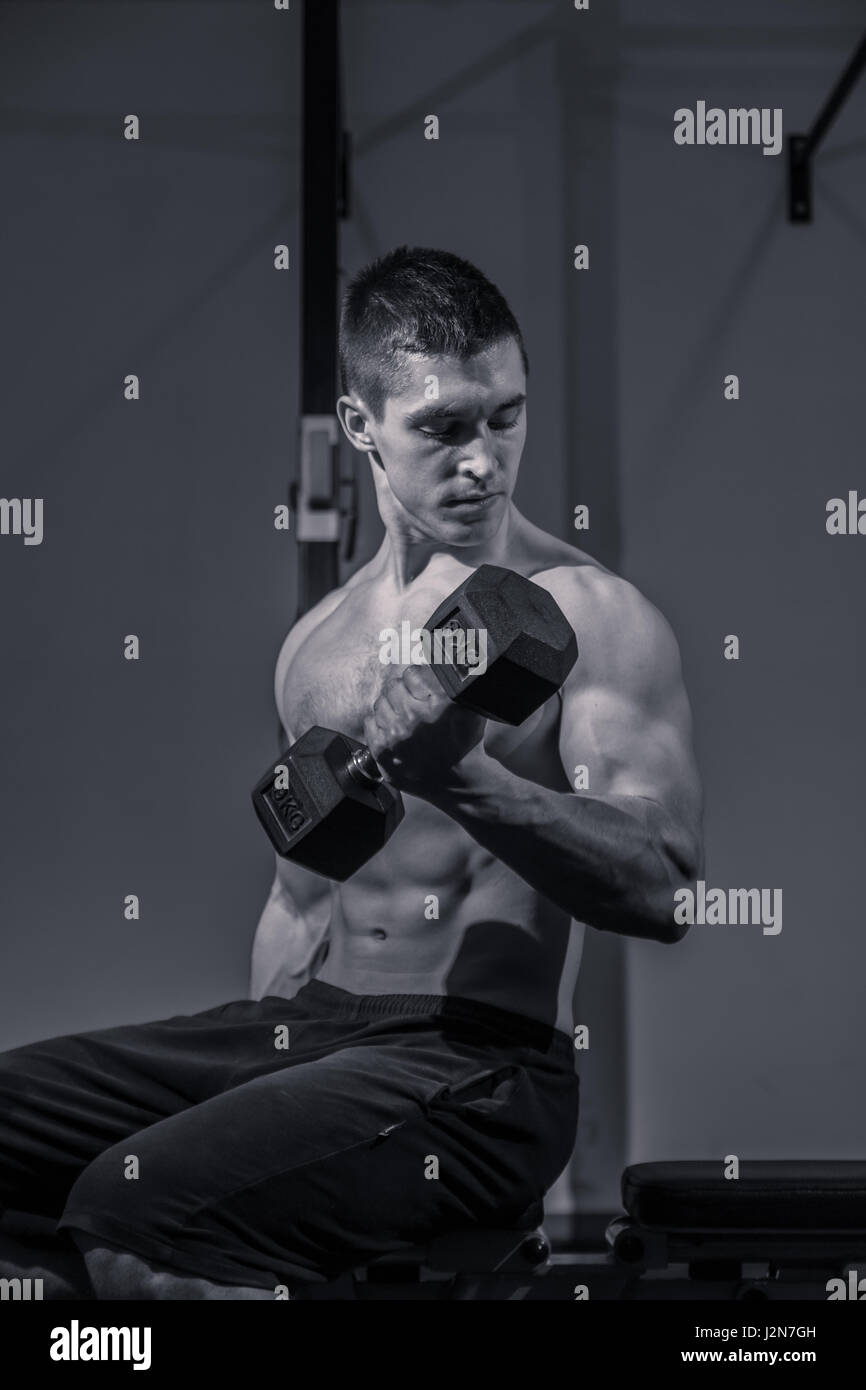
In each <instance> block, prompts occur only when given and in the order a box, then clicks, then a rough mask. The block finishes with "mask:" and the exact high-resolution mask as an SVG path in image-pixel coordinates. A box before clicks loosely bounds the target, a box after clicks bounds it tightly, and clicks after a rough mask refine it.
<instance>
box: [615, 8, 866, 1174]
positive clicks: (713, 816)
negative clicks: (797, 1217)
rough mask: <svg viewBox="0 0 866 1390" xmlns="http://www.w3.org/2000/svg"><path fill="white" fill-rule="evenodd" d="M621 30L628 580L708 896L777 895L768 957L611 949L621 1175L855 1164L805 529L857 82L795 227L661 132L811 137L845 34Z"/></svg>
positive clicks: (856, 842) (863, 1137)
mask: <svg viewBox="0 0 866 1390" xmlns="http://www.w3.org/2000/svg"><path fill="white" fill-rule="evenodd" d="M623 15H624V18H625V19H627V20H628V24H627V25H626V26H625V27H624V29H623V32H622V48H621V57H622V62H623V77H622V81H621V84H620V89H619V97H618V113H619V114H618V160H617V169H618V178H617V190H618V204H619V217H618V229H617V242H616V256H617V265H618V275H619V286H620V294H619V313H618V318H617V330H618V337H619V343H620V351H619V358H618V361H619V382H620V398H621V402H622V416H621V447H620V450H619V455H618V465H617V466H618V471H619V476H620V496H621V506H622V535H623V545H624V548H623V567H624V570H625V572H626V573H627V574H628V576H629V578H631V579H633V580H635V582H636V583H638V585H640V586H642V587H643V588H644V589H645V590H646V592H647V593H648V594H649V595H650V596H651V597H652V598H653V599H654V600H655V601H656V602H657V603H658V604H659V605H660V606H661V607H662V609H663V610H664V611H665V612H666V613H667V614H668V616H669V617H670V619H671V621H672V623H673V625H674V627H675V629H676V631H677V633H678V635H679V638H680V641H681V644H682V647H683V652H684V658H685V665H686V673H687V678H688V683H689V688H690V691H691V695H692V699H693V703H694V707H695V715H696V729H697V746H698V753H699V758H700V762H701V766H702V769H703V772H704V776H705V780H706V790H707V815H706V832H707V851H708V853H707V871H706V881H707V883H708V884H710V885H712V886H719V887H725V888H727V887H738V886H741V887H753V886H761V887H767V888H774V887H780V888H782V890H783V895H784V896H783V907H784V916H783V927H782V931H781V933H780V934H779V935H778V936H765V935H763V934H762V932H761V930H760V928H759V927H750V926H740V927H736V926H729V927H721V926H718V927H711V926H705V927H698V926H696V927H695V928H694V929H693V930H692V932H691V933H690V935H689V936H688V937H687V938H686V940H685V941H684V942H683V943H682V945H681V946H679V947H678V948H677V949H675V950H672V951H669V952H668V951H661V950H654V949H653V948H652V947H649V946H644V945H642V944H639V943H631V944H630V946H629V953H628V955H629V962H628V963H629V988H628V1007H627V1013H628V1020H629V1031H628V1037H629V1096H630V1106H629V1121H630V1124H629V1139H630V1142H629V1157H630V1158H632V1159H635V1160H640V1159H652V1158H663V1157H667V1156H682V1157H688V1156H692V1157H707V1158H709V1157H714V1158H718V1157H719V1156H721V1155H724V1154H727V1153H736V1154H739V1155H740V1156H741V1157H743V1156H751V1157H760V1156H766V1157H786V1156H791V1157H821V1156H838V1157H860V1158H862V1157H863V1155H864V1152H866V1122H864V1113H863V1106H862V1096H863V1094H864V1091H866V1050H864V1045H863V1040H864V1028H863V1001H864V986H863V980H864V975H866V938H864V934H863V925H862V923H863V911H862V899H863V884H862V872H861V870H862V848H861V847H862V840H863V814H862V804H861V803H862V793H861V789H862V787H863V785H864V778H866V759H864V738H863V723H862V720H863V713H862V692H863V688H864V671H863V640H862V632H863V620H864V601H866V592H864V583H863V573H864V555H866V552H864V548H863V547H864V546H866V539H864V538H863V537H852V536H842V537H830V536H828V535H827V534H826V531H825V505H826V502H827V500H828V499H829V498H831V497H834V496H839V495H842V496H847V492H848V489H849V488H857V487H859V488H860V490H861V493H862V492H863V483H864V473H863V409H862V400H863V382H864V380H866V347H864V341H866V272H864V263H866V261H864V255H866V81H863V80H862V79H861V82H860V85H859V87H858V88H857V90H856V91H855V93H854V94H853V95H852V97H851V98H850V100H849V102H848V104H847V106H846V107H845V109H844V111H843V112H842V114H841V115H840V117H839V119H838V123H837V125H836V126H835V127H834V128H833V130H832V131H831V133H830V135H829V136H828V138H827V142H826V147H825V148H824V149H823V150H822V151H821V152H820V153H819V155H818V158H817V164H816V168H815V221H814V223H813V224H812V225H811V226H808V227H803V226H792V225H790V224H789V223H788V222H787V220H786V214H785V209H784V206H783V204H784V190H785V166H784V155H781V156H779V157H778V158H773V157H765V156H763V155H762V154H761V153H760V151H759V150H756V149H745V148H729V149H725V148H718V149H709V148H705V149H703V150H700V149H697V148H693V149H689V148H680V147H677V146H675V145H674V143H673V140H672V138H671V129H672V113H673V111H674V109H675V108H677V107H679V106H692V107H693V106H694V104H695V101H696V100H697V99H699V98H701V97H703V98H705V99H706V100H707V101H708V102H709V103H714V104H717V105H719V106H722V107H728V106H739V105H757V106H759V107H763V106H767V107H777V106H778V107H782V108H783V111H784V121H785V127H786V129H787V130H788V131H789V132H796V131H800V130H802V129H804V128H808V126H809V124H810V122H811V120H812V119H813V117H814V116H815V115H816V114H817V112H818V110H819V109H820V107H821V105H822V103H823V101H824V99H825V97H826V96H827V94H828V93H829V90H830V88H831V86H832V84H833V82H834V81H835V79H836V77H837V76H838V74H839V72H840V71H841V69H842V67H843V66H844V64H845V62H846V61H847V58H848V56H849V55H850V53H851V52H852V51H853V49H854V47H855V44H856V42H857V39H858V37H859V35H860V33H861V32H862V30H863V28H864V25H866V12H864V10H863V6H862V5H861V4H859V3H847V0H845V2H844V3H843V0H831V2H830V3H821V4H818V3H814V2H813V0H808V2H807V0H795V2H794V3H790V2H789V0H786V3H784V4H778V3H769V0H761V3H756V0H741V3H736V4H727V5H725V6H717V5H709V4H701V5H695V4H694V3H691V4H678V5H675V4H671V3H665V4H661V3H657V2H655V0H654V3H653V4H652V5H646V4H644V3H640V2H639V0H630V3H629V4H628V5H626V6H623ZM729 372H736V373H738V374H739V376H740V381H741V399H740V400H739V401H738V402H728V401H725V400H724V399H723V396H722V379H723V377H724V376H725V375H726V374H727V373H729ZM727 633H736V634H738V635H739V637H740V641H741V657H740V660H739V661H738V662H729V661H724V660H723V659H722V639H723V637H724V636H725V634H727Z"/></svg>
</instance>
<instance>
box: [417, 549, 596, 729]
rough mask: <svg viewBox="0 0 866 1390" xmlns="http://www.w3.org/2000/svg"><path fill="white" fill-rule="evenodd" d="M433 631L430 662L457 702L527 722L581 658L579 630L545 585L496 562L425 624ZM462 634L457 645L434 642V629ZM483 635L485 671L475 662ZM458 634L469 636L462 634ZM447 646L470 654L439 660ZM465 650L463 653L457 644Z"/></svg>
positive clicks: (472, 578) (496, 716) (493, 715)
mask: <svg viewBox="0 0 866 1390" xmlns="http://www.w3.org/2000/svg"><path fill="white" fill-rule="evenodd" d="M425 627H426V629H427V631H428V632H429V633H431V634H432V635H433V639H434V640H433V641H431V643H430V647H431V663H432V666H433V670H434V671H435V672H436V676H437V678H438V680H439V683H440V685H441V686H442V688H443V690H445V692H446V694H448V695H450V696H451V698H452V700H454V701H456V703H457V704H459V705H464V706H465V707H466V709H470V710H473V711H474V712H475V713H476V714H483V715H484V717H485V718H486V719H497V720H499V721H500V723H503V724H522V723H523V721H524V719H528V718H529V716H530V714H533V713H534V711H535V710H537V709H538V708H539V706H540V705H543V704H544V702H545V700H548V699H550V697H551V695H554V694H555V693H556V691H557V690H558V689H559V688H560V686H561V685H562V683H563V682H564V680H565V678H566V676H567V675H568V673H569V671H570V670H571V668H572V666H573V665H574V663H575V662H576V660H577V638H576V637H575V634H574V629H573V628H572V626H571V624H570V623H569V622H568V620H567V619H566V617H565V614H564V613H563V612H562V609H561V608H560V607H559V604H558V603H557V602H556V600H555V599H554V598H553V597H552V595H550V594H549V593H548V592H547V590H546V589H542V587H541V585H540V584H534V583H533V582H532V580H531V579H526V578H525V576H524V575H522V574H515V573H514V571H513V570H508V569H503V568H501V566H499V565H480V566H479V567H478V569H477V570H475V571H474V573H473V574H471V575H470V576H469V578H468V579H466V580H464V581H463V583H462V584H461V585H460V587H459V588H458V589H455V590H454V593H453V594H451V595H449V597H448V598H447V599H445V601H444V603H441V604H440V605H439V607H438V608H437V609H436V612H435V613H434V614H433V615H432V617H431V618H430V619H429V620H428V621H427V623H426V624H425ZM437 630H438V631H440V632H443V631H448V630H450V631H451V632H452V633H456V634H458V637H457V645H456V646H455V645H454V643H453V639H452V643H451V644H449V642H448V641H446V640H444V639H443V640H440V642H439V643H438V644H437V643H436V641H435V633H436V631H437ZM482 631H483V632H485V633H486V644H487V660H486V669H485V670H484V671H483V672H481V673H479V674H476V673H475V668H474V667H473V665H472V664H470V662H471V661H472V659H473V658H475V660H476V662H477V659H478V656H479V655H481V654H482V652H483V648H482V647H481V645H480V642H479V638H478V636H477V634H480V633H481V632H482ZM461 633H469V634H470V635H469V636H467V637H461V636H460V634H461ZM449 645H451V646H452V650H455V651H456V652H457V654H458V657H459V655H461V654H462V655H463V656H464V657H465V658H466V659H465V660H464V661H463V662H462V663H461V661H460V660H459V659H458V660H453V661H449V660H448V659H447V657H446V658H445V659H439V660H437V653H438V655H439V656H440V657H442V656H444V655H445V653H446V652H447V650H448V647H449ZM461 647H462V653H461V652H460V648H461Z"/></svg>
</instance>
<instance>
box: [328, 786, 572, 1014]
mask: <svg viewBox="0 0 866 1390" xmlns="http://www.w3.org/2000/svg"><path fill="white" fill-rule="evenodd" d="M406 803H407V804H406V816H405V819H404V821H403V824H402V825H401V826H400V828H399V829H398V831H397V833H396V834H395V835H394V837H393V839H392V840H391V841H390V843H389V844H388V845H387V846H386V847H385V849H384V850H383V851H382V852H381V853H380V854H379V855H377V856H376V858H375V859H374V860H371V861H370V863H369V864H368V865H366V866H365V868H364V869H363V870H362V871H361V872H360V873H358V874H356V875H355V876H354V877H353V878H352V879H350V880H349V881H348V882H347V883H345V884H343V885H341V887H340V888H339V890H338V892H337V895H336V899H337V901H336V908H335V912H334V916H333V918H332V921H331V931H330V947H329V951H328V957H327V960H326V961H325V963H324V965H323V966H322V968H321V969H320V970H319V971H318V978H319V979H321V980H323V981H325V982H327V983H329V984H333V985H336V986H338V987H339V988H342V989H346V990H350V991H351V992H352V993H355V994H379V993H383V994H384V993H387V994H435V995H443V994H447V995H458V996H461V997H463V998H468V999H477V1000H480V1001H483V1002H485V1003H488V1004H493V1005H497V1006H498V1007H500V1008H503V1009H509V1010H511V1011H512V1012H515V1013H521V1014H524V1015H527V1016H528V1017H531V1018H535V1019H538V1020H540V1021H541V1022H544V1023H547V1024H550V1025H553V1026H555V1027H557V1028H560V1029H561V1030H563V1031H565V1032H569V1033H570V1032H571V1031H572V1021H571V1000H572V995H573V993H574V986H575V983H576V979H577V971H578V968H579V964H580V950H581V945H582V940H583V928H582V927H581V926H580V925H579V924H577V923H572V922H571V921H570V920H569V918H568V917H567V916H566V914H565V913H563V912H562V911H561V910H560V909H558V908H555V907H554V906H553V904H551V903H549V902H548V901H547V900H546V899H544V898H543V897H541V896H540V895H539V894H538V893H536V892H535V891H534V890H533V889H532V888H530V886H529V885H528V884H527V883H525V882H524V881H523V880H522V879H521V878H519V877H518V876H517V875H516V874H514V873H513V872H512V871H511V870H510V869H508V868H506V866H505V865H504V864H502V863H500V862H499V861H498V860H496V859H494V858H493V857H492V856H491V855H490V854H488V853H487V851H485V850H483V849H481V847H480V846H479V845H477V844H476V842H475V841H474V840H473V839H472V838H471V836H469V835H468V834H467V833H466V832H465V831H464V830H462V829H461V828H460V827H459V826H457V825H455V823H454V822H453V821H452V820H451V819H450V818H449V817H447V816H445V815H443V814H442V813H441V812H439V811H437V810H436V809H435V808H433V807H430V806H428V805H426V804H425V803H422V802H419V801H417V800H414V801H413V800H412V799H411V798H409V797H407V798H406Z"/></svg>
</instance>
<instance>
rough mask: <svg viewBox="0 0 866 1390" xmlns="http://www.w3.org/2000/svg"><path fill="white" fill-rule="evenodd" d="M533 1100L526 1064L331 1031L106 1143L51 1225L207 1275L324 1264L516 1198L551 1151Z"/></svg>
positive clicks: (512, 1203) (526, 1201) (284, 1272)
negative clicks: (323, 1050) (325, 1047)
mask: <svg viewBox="0 0 866 1390" xmlns="http://www.w3.org/2000/svg"><path fill="white" fill-rule="evenodd" d="M416 1060H417V1064H416ZM543 1110H544V1107H543V1105H542V1104H541V1102H540V1101H539V1097H538V1096H537V1095H536V1092H535V1088H534V1085H533V1080H532V1076H531V1074H530V1072H529V1070H528V1069H526V1068H525V1067H523V1066H521V1065H519V1064H514V1063H511V1062H503V1059H502V1058H501V1057H499V1058H498V1059H497V1058H491V1057H490V1055H489V1053H488V1054H487V1055H485V1054H484V1053H483V1052H481V1051H479V1052H475V1053H473V1052H472V1051H471V1050H468V1049H462V1050H456V1051H453V1052H448V1051H444V1050H443V1052H442V1054H441V1065H440V1068H439V1074H438V1076H437V1077H434V1076H432V1074H431V1069H430V1058H429V1048H427V1047H426V1046H425V1047H422V1048H421V1049H420V1050H419V1053H418V1058H417V1059H416V1058H415V1057H414V1056H413V1050H412V1047H411V1045H409V1046H407V1045H405V1043H400V1044H396V1045H395V1044H394V1043H393V1042H392V1043H391V1044H390V1045H388V1044H383V1045H381V1046H376V1045H370V1044H369V1043H368V1044H366V1045H364V1046H359V1047H354V1048H352V1047H348V1048H343V1049H341V1050H340V1051H339V1052H336V1053H334V1054H332V1055H329V1056H323V1057H320V1058H318V1059H317V1060H315V1061H311V1062H306V1063H303V1064H299V1065H295V1066H293V1067H291V1068H289V1069H279V1070H272V1071H270V1072H269V1073H268V1074H266V1075H261V1076H258V1077H256V1078H255V1079H253V1080H251V1081H248V1082H245V1083H244V1084H241V1085H235V1086H233V1087H232V1088H231V1089H230V1090H229V1091H227V1092H226V1093H225V1094H222V1095H219V1096H214V1097H213V1098H211V1099H209V1100H207V1101H205V1102H203V1103H202V1104H200V1105H197V1106H195V1107H192V1108H189V1109H186V1110H184V1111H183V1112H182V1113H180V1114H177V1115H175V1116H173V1117H172V1118H170V1119H166V1120H162V1121H160V1122H159V1123H157V1124H155V1125H152V1126H151V1127H150V1128H149V1129H146V1130H143V1131H142V1132H140V1133H138V1134H136V1135H135V1136H133V1138H132V1139H130V1140H129V1141H128V1142H125V1143H123V1144H120V1145H116V1146H115V1147H113V1148H111V1149H109V1150H108V1151H107V1152H105V1153H103V1154H102V1155H101V1156H100V1157H99V1158H97V1159H96V1160H95V1161H94V1162H92V1163H91V1164H90V1165H89V1167H88V1168H87V1170H86V1171H85V1172H84V1173H83V1174H82V1176H81V1177H80V1178H79V1179H78V1181H77V1182H76V1184H75V1186H74V1187H73V1189H72V1192H71V1193H70V1196H69V1200H68V1202H67V1205H66V1209H65V1211H64V1214H63V1218H62V1220H61V1222H60V1227H61V1228H64V1229H67V1230H68V1231H69V1232H70V1234H72V1235H73V1237H74V1236H75V1235H76V1233H81V1232H84V1233H86V1235H87V1236H88V1237H91V1238H92V1237H96V1238H100V1237H101V1238H102V1239H104V1240H105V1241H106V1242H107V1243H109V1244H111V1245H114V1246H119V1247H121V1248H122V1249H125V1250H129V1251H132V1252H133V1253H136V1254H138V1255H141V1256H143V1257H145V1258H147V1259H149V1260H152V1261H154V1262H157V1263H160V1264H163V1265H166V1266H168V1267H169V1268H174V1269H177V1270H179V1271H182V1272H186V1273H189V1274H195V1275H199V1276H201V1277H203V1278H207V1279H212V1280H215V1281H216V1282H223V1283H227V1284H242V1285H247V1286H254V1287H263V1288H264V1287H273V1286H274V1285H276V1284H281V1283H286V1282H290V1281H292V1280H293V1279H301V1280H321V1279H325V1278H328V1277H332V1276H334V1275H336V1274H338V1273H339V1272H341V1271H342V1270H344V1269H346V1268H349V1267H351V1266H352V1265H353V1264H356V1263H358V1262H360V1260H362V1259H363V1258H365V1257H366V1258H368V1257H370V1256H372V1255H375V1254H378V1253H381V1252H383V1251H386V1250H395V1249H399V1248H401V1247H404V1246H408V1245H412V1244H414V1243H417V1242H420V1241H423V1240H426V1239H427V1238H429V1237H430V1236H431V1235H433V1234H436V1233H437V1232H439V1231H442V1230H445V1229H450V1228H451V1227H454V1226H460V1225H472V1224H475V1223H477V1222H479V1221H481V1222H487V1221H489V1222H490V1223H491V1224H495V1223H496V1222H497V1221H501V1220H507V1219H509V1218H510V1217H516V1216H517V1215H518V1214H520V1213H521V1212H522V1211H523V1210H524V1209H525V1208H526V1207H527V1206H528V1205H530V1203H531V1202H533V1201H536V1200H538V1198H539V1196H540V1195H542V1193H543V1190H544V1187H545V1186H546V1184H547V1182H548V1181H549V1180H552V1179H551V1178H550V1176H549V1174H548V1173H546V1172H544V1171H543V1170H544V1164H545V1163H548V1164H549V1163H553V1164H554V1166H555V1165H556V1163H557V1162H558V1160H557V1159H555V1158H553V1157H551V1156H549V1155H543V1154H542V1153H541V1152H540V1147H541V1145H542V1144H543V1135H544V1134H545V1133H549V1132H550V1116H549V1115H548V1114H546V1113H543ZM575 1123H576V1115H575ZM533 1155H534V1157H533ZM559 1166H560V1167H561V1163H559ZM554 1176H555V1174H554Z"/></svg>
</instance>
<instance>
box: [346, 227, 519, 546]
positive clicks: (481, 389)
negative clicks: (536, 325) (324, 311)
mask: <svg viewBox="0 0 866 1390" xmlns="http://www.w3.org/2000/svg"><path fill="white" fill-rule="evenodd" d="M340 368H341V373H342V381H343V390H344V393H345V394H344V395H343V396H341V398H340V401H339V402H338V407H337V409H338V413H339V416H340V420H341V422H342V425H343V428H344V430H345V432H346V434H347V436H348V438H349V439H350V441H351V442H352V444H353V445H354V446H355V448H357V449H360V450H362V451H364V452H366V453H368V454H369V455H370V456H371V458H372V460H373V463H374V465H376V467H374V478H375V479H376V483H377V490H378V492H379V496H380V506H381V505H382V502H383V501H385V502H386V505H387V513H388V514H387V515H386V513H385V510H384V509H383V516H385V520H386V524H387V523H388V521H389V519H392V518H396V519H398V520H399V522H400V523H401V524H402V527H403V529H404V530H408V531H409V532H410V533H411V534H412V535H413V536H415V537H416V538H417V539H424V538H426V539H430V540H440V541H443V542H444V543H446V544H452V545H477V544H480V543H482V542H483V541H485V540H487V539H489V538H490V537H491V536H492V535H494V534H495V532H496V531H497V530H498V528H499V526H500V525H501V523H502V519H503V517H504V515H505V511H506V508H507V505H508V499H509V498H510V496H511V493H512V491H513V489H514V484H515V482H516V478H517V469H518V465H519V463H520V455H521V453H522V450H523V442H524V438H525V435H526V416H525V409H524V400H525V394H526V374H527V370H528V362H527V358H526V351H525V348H524V345H523V339H522V337H521V334H520V329H519V327H518V324H517V321H516V319H515V318H514V315H513V314H512V312H511V310H510V309H509V307H508V305H507V303H506V302H505V299H504V298H503V296H502V295H501V294H500V292H499V290H498V289H497V288H496V286H495V285H493V284H491V282H490V281H489V280H487V279H486V277H485V276H484V275H482V274H481V272H480V271H479V270H477V269H476V268H475V267H474V266H473V265H470V264H469V262H468V261H464V260H461V259H460V257H458V256H454V255H451V254H450V253H449V252H447V251H434V250H428V249H426V248H410V247H401V248H399V249H398V250H396V251H392V252H391V253H390V254H389V255H387V256H383V257H382V258H381V259H380V260H377V261H374V262H373V263H372V264H371V265H369V266H367V267H366V268H365V269H364V270H362V271H361V272H360V273H359V274H358V275H356V276H355V278H354V279H353V280H352V282H351V284H350V285H349V287H348V289H347V291H346V295H345V299H344V301H343V313H342V318H341V323H340ZM479 498H489V499H490V500H488V501H478V500H472V499H479Z"/></svg>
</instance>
